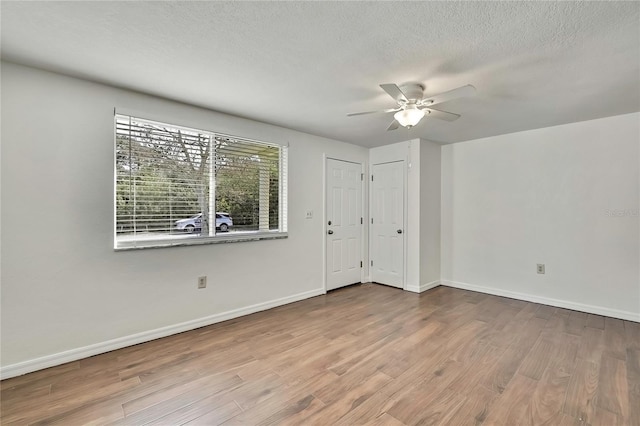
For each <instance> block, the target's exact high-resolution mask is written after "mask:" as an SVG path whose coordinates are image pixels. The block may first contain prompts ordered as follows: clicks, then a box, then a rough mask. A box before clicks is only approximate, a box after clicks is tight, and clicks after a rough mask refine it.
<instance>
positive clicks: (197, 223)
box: [115, 114, 287, 249]
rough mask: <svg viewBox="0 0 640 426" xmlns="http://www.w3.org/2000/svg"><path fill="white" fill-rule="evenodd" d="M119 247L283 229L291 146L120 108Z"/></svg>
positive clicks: (280, 233) (257, 235) (263, 234)
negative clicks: (160, 119)
mask: <svg viewBox="0 0 640 426" xmlns="http://www.w3.org/2000/svg"><path fill="white" fill-rule="evenodd" d="M115 136H116V141H115V144H116V149H115V157H116V158H115V168H116V173H115V174H116V185H115V186H116V190H115V248H116V249H125V248H143V247H158V246H173V245H186V244H202V243H208V242H220V241H225V242H228V241H242V240H248V239H249V240H251V239H263V238H278V237H284V236H286V231H287V220H286V217H287V213H286V211H287V195H286V192H287V191H286V189H287V148H286V147H284V146H280V145H275V144H269V143H265V142H259V141H254V140H249V139H243V138H240V137H235V136H229V135H221V134H217V133H214V132H209V131H203V130H196V129H190V128H185V127H180V126H175V125H171V124H166V123H160V122H156V121H150V120H145V119H141V118H135V117H131V116H128V115H120V114H116V116H115Z"/></svg>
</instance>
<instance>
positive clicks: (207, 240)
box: [114, 231, 289, 251]
mask: <svg viewBox="0 0 640 426" xmlns="http://www.w3.org/2000/svg"><path fill="white" fill-rule="evenodd" d="M288 236H289V234H288V233H287V232H279V231H269V232H251V233H246V234H236V233H229V234H228V235H216V236H215V237H184V238H176V239H171V238H158V239H152V238H150V239H145V240H136V241H120V242H118V243H117V246H116V247H115V248H114V250H115V251H127V250H140V249H149V248H164V247H183V246H198V245H204V244H222V243H241V242H245V241H260V240H279V239H284V238H288Z"/></svg>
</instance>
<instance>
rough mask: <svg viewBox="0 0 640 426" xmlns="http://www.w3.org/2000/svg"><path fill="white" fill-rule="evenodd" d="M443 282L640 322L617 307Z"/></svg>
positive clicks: (448, 284) (443, 282) (448, 285)
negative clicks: (611, 307) (612, 307)
mask: <svg viewBox="0 0 640 426" xmlns="http://www.w3.org/2000/svg"><path fill="white" fill-rule="evenodd" d="M441 284H442V285H444V286H447V287H454V288H460V289H463V290H471V291H477V292H479V293H487V294H493V295H495V296H503V297H509V298H511V299H518V300H526V301H527V302H533V303H540V304H542V305H550V306H555V307H557V308H565V309H571V310H574V311H580V312H586V313H589V314H596V315H603V316H605V317H612V318H619V319H623V320H627V321H635V322H640V313H635V312H629V311H621V310H617V309H610V308H605V307H602V306H595V305H585V304H582V303H576V302H569V301H567V300H560V299H551V298H549V297H543V296H536V295H533V294H528V293H519V292H515V291H509V290H502V289H499V288H495V287H485V286H481V285H475V284H468V283H462V282H459V281H447V280H442V281H441Z"/></svg>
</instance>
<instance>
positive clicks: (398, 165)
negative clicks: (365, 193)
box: [370, 161, 405, 288]
mask: <svg viewBox="0 0 640 426" xmlns="http://www.w3.org/2000/svg"><path fill="white" fill-rule="evenodd" d="M371 169H372V175H373V181H372V182H371V233H370V235H371V280H372V281H373V282H377V283H380V284H387V285H390V286H394V287H399V288H403V286H404V255H405V254H404V184H405V182H404V181H405V179H404V161H395V162H392V163H383V164H374V165H373V166H372V168H371Z"/></svg>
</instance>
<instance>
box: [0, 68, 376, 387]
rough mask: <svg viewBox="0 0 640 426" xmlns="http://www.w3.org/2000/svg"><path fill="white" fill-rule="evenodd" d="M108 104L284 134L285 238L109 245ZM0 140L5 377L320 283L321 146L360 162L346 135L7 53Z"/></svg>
mask: <svg viewBox="0 0 640 426" xmlns="http://www.w3.org/2000/svg"><path fill="white" fill-rule="evenodd" d="M203 90H206V88H204V89H203ZM114 107H124V108H128V109H130V110H135V111H141V112H145V113H147V116H148V117H149V118H156V119H160V120H162V119H166V120H170V121H171V122H173V123H175V124H181V125H185V126H193V127H198V128H203V129H208V130H215V131H220V132H225V133H229V134H235V135H240V136H244V137H248V138H255V139H259V140H264V141H274V142H280V143H283V142H284V143H286V142H288V143H289V144H290V148H289V215H288V217H289V238H288V239H284V240H270V241H258V242H245V243H234V244H214V245H206V246H191V247H177V248H162V249H147V250H134V251H124V252H114V250H113V248H112V247H113V109H114ZM1 148H2V163H1V173H2V178H1V185H2V215H1V220H2V223H1V225H2V230H3V233H2V243H1V244H2V246H1V250H2V277H1V278H2V302H1V303H2V305H1V308H2V314H1V320H2V328H1V331H2V352H1V355H2V367H3V373H4V375H5V376H6V375H7V374H20V373H21V372H25V371H28V370H29V369H33V367H34V366H35V367H38V368H40V367H42V366H45V364H47V363H48V364H49V365H51V364H55V363H58V362H60V361H64V360H69V359H71V358H74V357H75V358H77V357H79V356H86V355H90V354H91V353H92V352H94V353H96V352H100V351H101V350H104V349H105V348H107V347H106V346H105V345H104V342H110V343H109V345H111V346H109V347H108V348H114V347H117V346H123V345H125V344H128V343H131V342H133V341H134V340H136V339H138V340H144V339H146V338H148V337H150V336H152V337H153V336H155V337H159V336H160V335H162V334H163V333H164V334H167V333H170V332H175V331H177V330H178V329H179V328H180V327H182V328H190V327H193V326H196V325H203V324H204V323H206V322H210V321H212V320H216V319H220V318H222V317H224V315H227V314H229V312H231V311H234V310H240V311H235V312H236V313H238V312H246V311H247V309H248V310H251V309H254V308H255V306H254V305H259V307H263V308H264V307H265V306H267V305H269V302H274V303H280V302H283V301H288V300H294V299H296V298H304V297H309V296H312V295H314V294H319V293H322V286H323V282H322V277H323V269H324V265H323V261H322V259H323V253H322V247H323V243H322V242H323V239H324V232H323V224H322V214H321V212H322V209H323V198H324V195H323V192H322V188H323V186H322V185H323V167H324V165H323V154H326V155H327V156H331V157H334V158H349V159H356V160H358V161H361V162H363V163H365V164H366V161H367V159H368V152H367V150H366V149H365V148H362V147H358V146H355V145H350V144H346V143H341V142H338V141H333V140H328V139H325V138H320V137H316V136H311V135H307V134H303V133H300V132H295V131H292V130H288V129H284V128H279V127H275V126H270V125H266V124H262V123H258V122H254V121H250V120H246V119H241V118H237V117H231V116H227V115H224V114H220V113H215V112H212V111H208V110H205V109H201V108H196V107H193V106H188V105H185V104H180V103H177V102H172V101H167V100H162V99H158V98H154V97H151V96H146V95H142V94H139V93H133V92H130V91H126V90H121V89H116V88H112V87H108V86H105V85H100V84H95V83H91V82H87V81H83V80H78V79H74V78H69V77H65V76H61V75H57V74H53V73H47V72H43V71H39V70H35V69H33V68H27V67H22V66H18V65H14V64H9V63H2V146H1ZM306 210H313V211H314V212H316V214H315V215H314V218H313V219H312V220H307V219H305V211H306ZM200 275H207V276H208V278H209V279H208V288H207V289H204V290H197V289H196V277H198V276H200ZM231 313H233V312H231ZM216 315H217V316H216ZM221 315H222V316H221ZM163 327H166V328H163ZM154 330H155V331H154ZM137 333H142V334H137ZM154 333H155V334H154ZM132 335H133V337H131V336H132ZM112 339H116V340H112ZM92 345H94V346H92ZM107 346H108V345H107ZM79 348H84V349H86V350H85V351H84V352H83V351H82V350H79ZM65 351H71V352H68V353H65ZM42 357H44V358H42ZM34 359H37V360H36V361H33V360H34Z"/></svg>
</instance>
